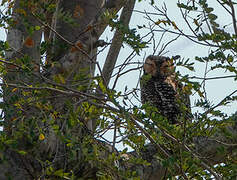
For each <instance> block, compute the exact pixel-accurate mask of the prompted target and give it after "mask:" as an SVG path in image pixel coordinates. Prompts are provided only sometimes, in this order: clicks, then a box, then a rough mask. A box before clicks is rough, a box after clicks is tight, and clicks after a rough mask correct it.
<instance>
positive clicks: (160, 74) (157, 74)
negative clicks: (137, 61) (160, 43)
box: [140, 55, 190, 124]
mask: <svg viewBox="0 0 237 180" xmlns="http://www.w3.org/2000/svg"><path fill="white" fill-rule="evenodd" d="M178 57H179V56H175V57H173V58H171V59H170V58H169V57H164V56H153V55H150V56H148V57H147V58H146V60H145V63H144V65H143V70H144V74H143V76H142V77H141V80H140V86H141V101H142V103H143V104H145V103H148V104H150V105H152V106H154V107H156V108H157V109H158V112H159V113H160V114H161V115H163V116H164V117H166V118H167V119H168V121H169V123H170V124H177V123H178V117H179V116H181V115H182V113H183V110H182V109H185V108H186V109H190V100H189V95H188V94H184V93H183V89H182V88H183V85H182V84H181V83H180V82H179V81H178V80H177V78H176V74H175V68H174V63H173V60H174V59H177V58H178ZM182 105H184V106H182ZM181 107H182V108H181ZM187 111H189V110H187Z"/></svg>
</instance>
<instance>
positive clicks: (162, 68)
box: [143, 55, 174, 77]
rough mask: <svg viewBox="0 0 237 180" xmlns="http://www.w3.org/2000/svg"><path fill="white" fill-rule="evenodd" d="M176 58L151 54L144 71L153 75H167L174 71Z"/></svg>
mask: <svg viewBox="0 0 237 180" xmlns="http://www.w3.org/2000/svg"><path fill="white" fill-rule="evenodd" d="M173 61H174V58H171V59H170V58H169V57H165V56H153V55H150V56H148V57H147V58H146V60H145V63H144V66H143V68H144V73H145V74H150V75H152V76H153V77H167V76H169V75H171V74H173V73H174V62H173Z"/></svg>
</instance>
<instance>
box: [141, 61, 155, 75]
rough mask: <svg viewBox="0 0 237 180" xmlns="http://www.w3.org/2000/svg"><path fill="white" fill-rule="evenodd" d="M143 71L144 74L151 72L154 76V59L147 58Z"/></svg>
mask: <svg viewBox="0 0 237 180" xmlns="http://www.w3.org/2000/svg"><path fill="white" fill-rule="evenodd" d="M144 71H145V73H146V74H151V75H152V76H156V74H157V65H156V63H155V61H154V60H152V59H149V58H147V59H146V61H145V64H144Z"/></svg>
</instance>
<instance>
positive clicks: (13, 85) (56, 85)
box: [0, 0, 237, 179]
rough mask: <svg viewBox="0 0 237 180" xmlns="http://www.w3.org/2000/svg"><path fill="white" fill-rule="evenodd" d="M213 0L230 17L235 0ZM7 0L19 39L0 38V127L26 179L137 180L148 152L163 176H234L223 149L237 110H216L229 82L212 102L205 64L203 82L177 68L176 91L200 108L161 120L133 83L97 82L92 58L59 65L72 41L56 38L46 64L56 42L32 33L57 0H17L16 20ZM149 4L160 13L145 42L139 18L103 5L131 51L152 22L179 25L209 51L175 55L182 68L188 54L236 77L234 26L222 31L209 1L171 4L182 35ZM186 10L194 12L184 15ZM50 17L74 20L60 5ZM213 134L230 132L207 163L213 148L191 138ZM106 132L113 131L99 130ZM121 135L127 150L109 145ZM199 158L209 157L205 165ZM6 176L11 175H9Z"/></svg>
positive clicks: (3, 152) (6, 14) (4, 156)
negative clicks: (124, 17)
mask: <svg viewBox="0 0 237 180" xmlns="http://www.w3.org/2000/svg"><path fill="white" fill-rule="evenodd" d="M221 2H222V3H220V4H221V6H223V7H229V8H230V9H232V12H231V13H230V15H231V16H232V17H234V14H233V7H234V5H235V4H234V3H233V2H232V1H221ZM13 3H14V2H13V1H2V5H5V6H8V8H7V10H5V11H3V12H2V15H1V18H0V26H1V27H3V28H6V29H9V31H10V30H11V29H14V28H16V29H18V30H21V32H24V33H22V34H23V35H22V37H24V38H25V39H24V40H20V42H21V41H23V42H22V45H21V48H19V49H17V50H16V49H15V47H12V44H10V43H9V42H6V41H1V42H0V56H1V58H0V62H1V63H0V73H1V79H2V91H1V98H3V102H2V103H1V105H0V108H1V109H2V111H3V113H2V117H1V119H2V120H4V121H3V122H1V125H3V127H4V131H3V132H1V134H0V159H1V161H0V162H1V163H2V164H4V163H5V162H8V160H9V159H10V158H11V157H10V156H11V154H14V157H16V158H18V159H17V160H19V159H23V160H27V162H28V163H27V165H25V167H22V164H21V162H18V161H17V160H16V162H15V164H14V165H15V166H16V167H17V166H20V168H22V169H24V170H25V172H27V173H29V174H30V175H31V178H33V179H39V178H40V177H42V178H46V179H96V178H97V179H139V178H140V176H141V174H142V173H141V172H139V168H136V167H150V165H151V164H152V163H153V160H154V161H156V162H159V163H160V164H161V165H162V167H164V168H165V169H166V170H165V171H166V173H167V174H166V177H165V178H171V177H174V176H177V175H179V176H180V178H186V179H188V178H190V179H211V178H212V177H213V176H215V177H216V173H217V174H221V175H222V176H223V177H230V179H231V178H234V177H236V173H237V172H236V157H233V156H231V155H228V152H229V149H228V148H226V146H224V145H225V144H228V143H229V144H232V142H233V141H232V140H233V139H236V137H235V136H234V135H233V134H232V132H231V131H229V130H228V128H227V127H228V126H234V125H235V126H236V124H237V123H236V118H235V117H236V116H233V117H229V116H228V115H227V114H226V113H225V112H224V111H222V110H221V109H220V107H226V106H227V105H228V104H230V103H232V102H236V100H237V96H236V90H234V91H233V92H232V93H231V94H229V95H227V96H226V97H225V98H224V99H222V100H221V101H220V103H218V104H213V103H212V102H211V101H210V100H209V99H208V98H207V96H206V89H205V81H206V80H207V78H206V75H207V72H205V73H206V74H205V77H204V78H201V80H202V81H199V80H200V79H198V78H197V77H193V76H190V75H185V76H182V75H181V73H180V72H179V71H178V72H177V77H175V78H177V79H179V81H181V82H182V83H183V84H184V85H185V86H184V89H183V91H184V92H185V93H187V94H189V95H190V94H197V98H196V100H195V103H194V106H195V107H199V111H197V112H193V114H192V119H188V118H187V116H186V115H185V113H184V114H183V116H181V117H179V122H180V125H172V124H169V122H168V120H167V119H166V118H165V117H163V116H162V115H160V114H159V109H156V108H154V107H153V106H152V105H150V104H143V105H141V103H140V101H137V100H134V99H139V96H138V95H137V94H138V93H139V91H137V90H136V89H132V90H127V88H125V91H124V92H120V90H119V89H116V88H114V87H112V88H111V87H107V86H105V84H106V83H105V82H104V78H103V76H102V74H99V75H97V76H92V75H91V74H93V73H91V74H90V72H89V73H88V71H89V70H90V67H84V66H83V65H82V63H81V62H79V60H78V61H77V62H76V63H75V64H73V65H72V66H74V67H78V66H79V68H78V69H76V71H73V68H72V69H70V70H68V69H66V70H65V69H63V68H64V67H65V66H63V65H62V64H63V63H65V62H64V61H63V60H64V59H63V58H65V57H68V59H69V60H68V62H67V61H66V63H65V64H67V63H68V64H70V63H72V61H73V60H71V59H70V57H74V56H69V55H71V54H72V53H74V52H72V48H71V49H70V47H71V46H73V43H72V44H70V43H68V42H67V43H68V47H69V48H67V47H66V48H65V47H64V48H65V51H66V53H68V54H69V55H68V56H66V55H65V56H63V57H56V58H55V57H54V61H56V62H54V63H52V64H47V61H50V60H52V59H50V58H52V57H51V56H50V55H51V54H50V52H51V51H52V52H51V53H52V54H53V53H55V52H54V50H55V49H54V48H55V47H56V46H60V42H57V40H55V41H54V42H52V41H53V40H52V39H50V38H48V39H50V40H48V39H47V38H46V39H45V40H44V41H39V42H38V44H36V43H37V41H36V38H35V34H37V33H39V34H40V36H42V34H41V33H42V32H43V31H44V33H45V34H46V29H47V28H49V27H48V26H47V24H48V16H47V15H48V14H50V15H52V14H53V13H54V12H55V11H56V9H57V8H56V7H57V4H56V1H33V0H31V1H23V0H22V1H21V3H20V5H19V7H18V8H17V10H16V12H17V15H18V16H19V17H18V18H19V19H17V20H18V21H19V22H17V21H16V19H14V18H15V17H14V16H13V14H12V13H13V12H14V11H13V9H14V6H13ZM138 6H139V3H138ZM149 6H152V7H154V9H155V10H156V11H157V13H159V15H160V16H161V17H159V18H158V19H159V20H158V21H157V20H153V19H152V18H151V17H150V18H147V21H150V23H151V22H152V23H153V26H152V27H151V26H150V29H149V28H147V29H148V30H149V31H150V32H149V33H148V34H147V36H149V35H152V37H151V38H150V39H148V40H147V41H145V40H143V38H141V37H142V36H141V35H140V34H139V33H138V31H139V29H140V27H141V29H143V28H146V27H147V26H138V29H135V28H127V27H125V26H124V25H123V22H121V21H119V20H117V16H116V13H117V12H109V11H108V12H107V11H106V13H104V15H103V16H104V18H102V19H103V23H104V24H106V26H107V25H108V26H110V27H111V28H112V30H113V29H118V30H119V31H120V32H121V33H122V34H123V36H124V38H123V41H124V43H127V44H128V45H129V46H130V47H131V48H132V50H134V51H135V52H136V53H137V55H139V54H141V53H142V52H143V51H145V50H146V47H148V46H149V44H151V43H152V38H153V36H154V34H155V33H156V32H159V31H156V30H155V29H153V28H158V29H159V30H160V31H162V30H163V32H162V33H164V32H168V31H170V29H169V28H170V27H171V28H172V29H173V30H174V31H171V33H172V32H173V33H174V34H175V33H176V32H179V33H180V34H181V35H182V36H183V37H185V38H188V39H191V40H192V41H193V42H195V43H197V44H200V45H202V46H205V47H208V48H211V49H210V53H209V54H208V55H207V56H205V55H204V56H203V57H198V56H197V57H196V58H195V60H190V59H189V58H186V57H184V58H181V59H179V60H177V61H176V62H175V64H176V67H177V68H179V67H181V68H185V69H187V70H188V71H189V72H190V71H194V70H195V68H196V66H195V65H196V63H201V64H206V63H209V62H212V63H213V64H211V67H210V71H212V72H213V71H215V70H218V69H222V70H224V71H228V72H230V73H231V74H232V75H231V78H233V80H234V82H236V80H237V78H236V77H237V70H236V57H237V32H236V31H237V30H236V31H234V32H232V33H230V32H227V31H225V29H224V28H221V27H220V25H219V24H218V23H217V20H218V16H220V15H219V14H216V13H215V7H211V6H210V5H209V4H208V3H207V1H206V0H199V1H194V0H193V1H187V2H186V1H185V2H178V4H177V8H179V9H180V11H181V14H182V15H183V19H184V20H185V22H186V23H187V24H188V26H189V27H190V29H191V32H192V33H193V35H192V36H189V35H188V34H184V32H183V30H182V29H180V26H179V24H178V23H177V22H175V21H174V20H172V19H170V18H169V17H168V14H167V11H166V9H165V8H163V9H159V8H157V7H156V4H155V2H154V1H151V3H150V5H149ZM80 10H81V9H80ZM81 11H82V10H81ZM45 12H47V13H45ZM193 14H194V15H193ZM144 15H147V13H144ZM192 16H193V17H192ZM189 17H192V18H190V19H191V22H190V19H189ZM58 18H59V20H60V21H62V22H65V23H66V24H69V25H70V27H71V28H80V27H81V26H80V24H77V21H76V20H77V19H76V18H75V17H74V16H73V14H70V13H69V12H64V9H59V16H58ZM32 19H33V20H32ZM234 23H235V22H234V20H233V22H232V25H233V26H234V27H235V26H236V25H235V24H234ZM205 24H207V26H208V27H209V29H208V30H206V29H205V28H204V25H205ZM90 27H91V26H90ZM49 29H50V28H49ZM51 30H52V29H51ZM87 31H89V30H88V29H87V30H86V31H84V32H83V33H84V34H86V33H87ZM83 33H82V34H83ZM84 34H83V35H84ZM91 34H92V33H91ZM91 34H90V35H91ZM8 36H10V34H8ZM61 36H63V34H62V35H61ZM72 36H75V35H74V34H72ZM45 37H46V36H45ZM82 39H83V38H82ZM85 39H86V38H84V39H83V40H85ZM88 39H89V38H88ZM153 40H154V39H153ZM16 41H17V39H16ZM58 41H59V40H58ZM64 41H65V40H64ZM85 41H86V40H85ZM57 43H58V44H57ZM64 43H65V42H64ZM82 43H84V42H82ZM165 47H166V46H165ZM32 49H33V50H32ZM76 49H77V51H76V52H77V53H81V54H80V55H79V56H80V57H79V58H78V59H80V58H81V57H84V59H82V61H84V60H85V59H86V58H87V59H89V62H93V63H94V64H96V65H98V64H97V62H95V61H94V57H95V56H96V54H93V56H91V54H90V53H91V52H90V53H88V52H85V51H83V49H80V48H79V49H78V47H77V48H76ZM31 50H32V51H31ZM32 52H33V53H32ZM35 52H37V53H38V54H39V61H38V62H37V58H33V57H32V56H33V55H34V53H35ZM98 52H99V51H98ZM70 53H71V54H70ZM73 55H74V54H73ZM85 57H86V58H85ZM55 59H57V60H55ZM127 59H129V57H128V58H127ZM134 59H135V58H134ZM77 63H79V65H78V64H77ZM80 63H81V64H80ZM93 63H92V64H93ZM129 63H131V64H132V61H130V62H129V61H128V60H124V62H123V64H122V65H121V66H120V67H119V68H120V69H119V72H118V73H117V74H115V77H116V78H117V79H119V78H120V76H122V74H123V72H122V71H123V70H124V69H126V68H128V67H129ZM57 66H59V67H57ZM98 66H99V65H98ZM57 68H58V69H57ZM55 69H57V71H56V70H55ZM98 69H100V67H99V68H98ZM137 69H138V68H137ZM137 69H136V70H137ZM67 70H68V71H67ZM50 73H51V74H50ZM128 73H129V71H125V73H124V74H128ZM48 74H49V75H48ZM145 78H147V79H149V78H150V77H145ZM219 78H220V79H222V78H223V77H219ZM147 79H145V81H146V80H147ZM193 79H194V80H193ZM115 81H116V80H115ZM127 83H129V82H127ZM181 107H182V111H183V112H186V109H187V107H186V106H185V105H182V104H181ZM218 108H219V109H218ZM91 121H93V122H96V125H95V128H94V129H90V127H89V125H88V124H89V123H90V122H91ZM216 133H221V134H222V135H223V139H228V140H229V141H228V142H221V143H220V144H221V145H223V146H219V147H218V149H217V150H216V151H215V152H214V153H217V154H223V157H225V160H224V161H223V162H218V163H219V164H217V165H215V164H213V163H212V162H210V163H209V164H208V161H209V159H208V157H209V156H208V155H210V157H212V156H213V154H207V156H208V157H207V158H206V154H204V155H205V156H203V154H202V153H203V152H202V151H201V150H200V152H199V151H198V153H199V154H198V155H197V153H196V150H197V149H198V148H197V147H195V141H194V139H195V138H196V137H206V138H207V139H208V138H209V137H211V138H213V136H214V137H215V135H216ZM106 134H109V135H110V136H113V137H112V138H108V139H106V136H105V135H106ZM111 134H112V135H111ZM121 143H122V144H123V145H126V147H129V150H132V151H134V152H129V150H128V149H127V148H124V149H123V150H121V151H118V150H117V149H116V147H117V145H118V144H121ZM150 144H152V145H154V146H155V147H156V149H155V151H153V152H152V153H153V154H152V155H151V156H149V154H148V153H146V151H148V150H147V147H148V146H149V145H150ZM227 147H228V146H227ZM233 149H234V148H233ZM162 150H163V151H162ZM164 151H165V152H166V153H164ZM234 151H236V149H234ZM204 153H205V152H204ZM9 154H10V155H9ZM134 154H136V155H134ZM144 154H145V155H147V156H145V155H144ZM211 155H212V156H211ZM214 156H215V155H214ZM14 157H13V158H14ZM151 159H152V161H151ZM227 160H228V161H227ZM205 163H207V164H208V166H204V165H203V164H205ZM0 165H1V164H0ZM207 167H208V168H207ZM6 175H7V176H8V178H13V177H12V175H11V174H6Z"/></svg>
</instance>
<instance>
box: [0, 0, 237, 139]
mask: <svg viewBox="0 0 237 180" xmlns="http://www.w3.org/2000/svg"><path fill="white" fill-rule="evenodd" d="M155 2H156V4H155V5H156V6H157V7H159V8H161V7H162V6H164V0H159V1H155ZM176 2H177V1H174V0H170V1H167V0H166V1H165V3H166V7H167V12H168V16H169V17H170V19H172V20H173V21H174V22H175V23H176V25H177V26H178V27H179V28H181V29H182V30H183V31H184V32H188V33H190V30H189V29H188V27H187V25H186V24H185V22H184V20H183V19H182V17H181V14H180V11H179V10H178V8H177V6H176ZM207 2H208V3H209V4H213V5H214V7H215V11H214V12H215V13H217V15H218V20H217V21H218V22H219V23H220V25H221V26H224V25H227V24H229V23H230V22H231V18H230V17H229V16H228V15H227V14H224V11H223V9H222V7H220V6H219V5H217V4H215V3H214V2H215V1H213V0H208V1H207ZM149 3H150V0H143V1H142V2H137V3H136V6H135V10H136V11H135V12H134V13H133V15H132V19H131V23H130V28H137V25H139V26H143V25H145V26H146V27H148V26H149V24H150V25H153V24H152V22H151V21H148V20H147V19H146V16H145V14H144V13H139V12H138V11H141V12H147V13H148V12H153V13H157V11H156V10H155V9H154V8H153V7H152V6H151V5H150V4H149ZM152 19H153V20H154V21H157V20H159V19H161V17H160V16H159V15H152ZM169 29H170V30H174V31H175V29H174V28H173V27H169ZM227 31H229V32H233V29H232V27H231V26H228V27H227ZM113 33H114V32H111V30H110V28H107V29H106V31H105V32H104V33H103V34H102V36H101V37H100V39H104V40H105V41H109V40H111V37H112V35H113ZM138 33H140V34H141V37H143V36H144V35H146V34H147V33H148V30H146V29H140V30H138ZM161 36H162V34H161V33H159V32H155V33H154V39H155V40H156V43H157V42H158V41H159V40H160V39H161ZM174 37H176V36H174V35H172V34H169V33H166V34H165V35H164V38H163V39H162V41H161V44H162V43H163V44H165V43H166V42H168V41H170V40H171V39H172V38H174ZM5 38H6V34H5V31H4V29H1V28H0V39H1V40H4V39H5ZM144 40H146V39H144ZM108 49H109V48H106V49H105V50H104V51H103V52H102V53H100V54H99V55H98V58H97V60H98V61H99V63H100V65H101V67H103V63H104V61H105V59H106V54H107V52H108ZM166 51H167V53H166V54H165V56H175V55H180V56H181V58H184V59H188V58H189V59H190V61H191V62H195V65H194V67H195V72H191V71H188V70H185V69H183V68H178V70H179V71H180V72H181V74H182V75H185V74H189V75H190V76H198V77H203V76H204V73H205V68H206V66H207V69H209V68H210V66H211V65H213V64H212V63H209V64H207V65H206V64H203V63H198V62H196V61H194V58H195V56H201V57H203V56H207V55H208V53H209V52H210V48H207V47H203V46H200V45H197V44H195V43H193V42H192V41H190V40H188V39H186V38H185V37H180V38H179V39H178V40H176V41H174V42H173V43H171V44H170V45H169V46H168V47H167V48H166ZM131 52H132V48H131V47H129V46H128V45H126V44H124V47H123V48H122V50H121V51H120V54H119V58H118V61H117V64H116V65H120V64H122V63H123V62H124V60H125V59H126V58H127V57H128V56H129V55H130V53H131ZM150 54H153V44H152V43H151V44H149V47H147V48H145V49H144V50H142V51H141V53H140V55H136V56H135V57H134V58H133V59H132V62H135V63H136V62H140V63H142V62H143V61H144V58H145V57H147V56H148V55H150ZM140 65H141V64H140ZM134 67H137V64H135V65H129V66H127V68H125V70H124V71H126V70H128V69H131V68H134ZM116 72H117V69H115V72H114V73H116ZM97 73H98V70H97V71H96V74H97ZM140 75H141V74H140V71H139V70H134V71H131V72H129V73H126V74H125V75H123V76H121V77H120V78H119V80H118V82H117V85H116V90H118V91H121V92H124V89H125V87H126V86H127V88H128V90H133V89H134V88H139V86H137V85H138V84H139V78H140ZM226 75H233V74H231V73H227V72H224V71H221V70H215V71H212V72H210V73H208V74H207V77H216V76H226ZM194 81H199V80H194ZM113 82H114V79H112V81H111V83H110V87H112V86H113ZM236 89H237V83H236V81H233V79H230V78H229V79H218V80H210V81H206V91H207V96H208V99H209V100H210V101H211V102H212V103H213V104H217V103H219V102H220V101H221V100H222V99H223V98H224V97H226V96H227V95H228V94H230V93H231V92H233V91H234V90H236ZM137 92H138V95H140V93H139V91H137ZM197 98H198V97H197V95H192V96H191V101H192V104H194V102H195V100H196V99H197ZM132 101H133V102H134V103H135V104H136V105H137V106H140V105H141V103H140V102H139V101H138V100H136V99H135V98H132ZM219 109H221V110H223V111H224V112H225V113H227V114H228V115H230V114H232V113H234V112H235V111H236V110H237V102H235V103H232V104H229V105H228V106H226V107H220V108H219ZM193 111H194V112H195V111H202V110H200V109H198V108H195V107H193ZM108 136H109V137H110V136H111V134H109V135H108Z"/></svg>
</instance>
